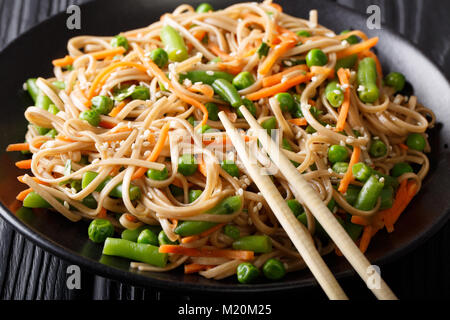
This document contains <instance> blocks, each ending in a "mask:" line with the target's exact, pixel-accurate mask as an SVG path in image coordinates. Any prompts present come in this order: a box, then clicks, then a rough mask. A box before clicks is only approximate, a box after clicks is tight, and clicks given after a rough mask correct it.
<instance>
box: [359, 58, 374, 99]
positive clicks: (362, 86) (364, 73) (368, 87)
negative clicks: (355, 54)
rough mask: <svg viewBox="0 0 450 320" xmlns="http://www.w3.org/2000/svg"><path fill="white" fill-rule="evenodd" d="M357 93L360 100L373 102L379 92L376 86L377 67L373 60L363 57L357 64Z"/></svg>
mask: <svg viewBox="0 0 450 320" xmlns="http://www.w3.org/2000/svg"><path fill="white" fill-rule="evenodd" d="M357 80H358V85H359V87H358V95H359V98H360V99H361V101H362V102H366V103H373V102H375V101H376V100H377V99H378V97H379V95H380V92H379V90H378V87H377V68H376V64H375V60H374V59H372V58H364V59H362V60H361V61H360V62H359V64H358V73H357Z"/></svg>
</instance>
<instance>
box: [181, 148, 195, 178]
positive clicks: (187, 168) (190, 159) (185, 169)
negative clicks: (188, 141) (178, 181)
mask: <svg viewBox="0 0 450 320" xmlns="http://www.w3.org/2000/svg"><path fill="white" fill-rule="evenodd" d="M197 167H198V165H197V163H196V162H195V158H194V155H192V154H188V153H185V154H183V155H182V156H181V157H180V158H179V159H178V172H179V173H181V174H182V175H183V176H191V175H193V174H194V173H195V172H196V171H197Z"/></svg>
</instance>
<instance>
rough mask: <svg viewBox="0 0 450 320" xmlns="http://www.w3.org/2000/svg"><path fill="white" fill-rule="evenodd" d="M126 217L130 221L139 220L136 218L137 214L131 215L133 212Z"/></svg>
mask: <svg viewBox="0 0 450 320" xmlns="http://www.w3.org/2000/svg"><path fill="white" fill-rule="evenodd" d="M125 219H127V220H128V221H130V222H137V221H138V220H137V219H136V218H135V216H133V215H131V214H128V213H127V214H125Z"/></svg>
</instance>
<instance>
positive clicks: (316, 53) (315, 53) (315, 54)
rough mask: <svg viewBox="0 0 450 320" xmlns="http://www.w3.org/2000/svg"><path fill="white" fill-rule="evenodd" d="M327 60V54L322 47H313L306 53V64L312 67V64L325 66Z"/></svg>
mask: <svg viewBox="0 0 450 320" xmlns="http://www.w3.org/2000/svg"><path fill="white" fill-rule="evenodd" d="M327 62H328V57H327V55H326V54H325V53H324V52H323V51H322V50H320V49H312V50H310V51H309V52H308V53H307V54H306V64H307V65H308V67H310V68H311V67H312V66H324V65H326V64H327Z"/></svg>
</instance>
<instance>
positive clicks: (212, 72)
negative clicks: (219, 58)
mask: <svg viewBox="0 0 450 320" xmlns="http://www.w3.org/2000/svg"><path fill="white" fill-rule="evenodd" d="M206 74H207V75H208V76H213V75H214V71H211V70H208V71H206Z"/></svg>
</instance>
